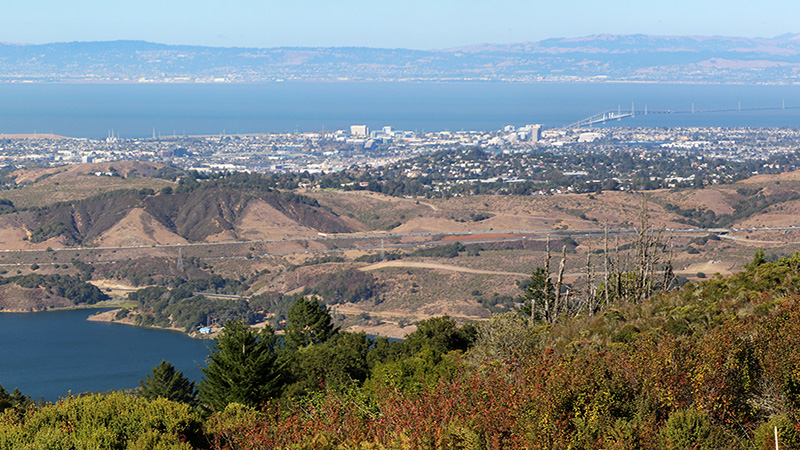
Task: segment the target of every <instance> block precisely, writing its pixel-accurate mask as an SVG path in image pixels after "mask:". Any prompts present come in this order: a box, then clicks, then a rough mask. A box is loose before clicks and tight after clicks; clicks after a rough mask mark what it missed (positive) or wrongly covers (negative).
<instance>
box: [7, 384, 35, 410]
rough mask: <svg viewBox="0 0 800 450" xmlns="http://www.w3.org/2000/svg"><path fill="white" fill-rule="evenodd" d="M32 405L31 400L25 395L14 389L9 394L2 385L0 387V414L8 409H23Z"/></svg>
mask: <svg viewBox="0 0 800 450" xmlns="http://www.w3.org/2000/svg"><path fill="white" fill-rule="evenodd" d="M31 403H33V402H32V401H31V398H30V397H28V396H27V395H25V394H23V393H22V392H20V391H19V389H16V388H15V389H14V390H13V391H12V392H11V393H9V392H8V391H7V390H5V388H3V386H2V385H0V413H2V412H3V411H5V410H6V409H8V408H20V407H25V406H28V405H30V404H31Z"/></svg>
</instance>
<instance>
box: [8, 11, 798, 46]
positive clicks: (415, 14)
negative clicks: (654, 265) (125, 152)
mask: <svg viewBox="0 0 800 450" xmlns="http://www.w3.org/2000/svg"><path fill="white" fill-rule="evenodd" d="M2 3H3V5H2V8H0V11H2V20H0V41H2V42H17V43H33V44H39V43H46V42H65V41H99V40H116V39H137V40H147V41H151V42H160V43H166V44H195V45H211V46H246V47H277V46H367V47H389V48H394V47H401V48H414V49H436V48H448V47H457V46H461V45H471V44H478V43H511V42H523V41H538V40H542V39H546V38H551V37H578V36H585V35H589V34H599V33H611V34H633V33H643V34H660V35H665V34H668V35H727V36H749V37H754V36H762V37H773V36H776V35H780V34H784V33H794V32H800V25H798V22H797V18H798V17H800V2H798V1H797V0H765V1H761V2H755V1H753V0H747V1H744V0H669V1H662V0H658V1H651V0H547V1H539V0H529V1H524V0H493V1H489V0H406V1H387V0H281V1H273V0H261V1H256V0H136V1H131V0H30V1H23V0H3V2H2Z"/></svg>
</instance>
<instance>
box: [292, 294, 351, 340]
mask: <svg viewBox="0 0 800 450" xmlns="http://www.w3.org/2000/svg"><path fill="white" fill-rule="evenodd" d="M288 319H289V324H288V325H287V326H286V330H285V331H286V334H285V335H284V339H285V341H286V347H287V348H289V349H298V348H302V347H308V346H309V345H311V344H319V343H322V342H325V341H327V340H328V339H330V338H331V337H333V336H334V335H335V334H336V333H338V332H339V328H335V327H334V326H333V324H332V323H331V322H332V319H331V314H330V313H329V312H328V308H326V307H325V305H323V304H322V303H320V301H319V300H318V299H317V298H316V297H313V298H311V299H305V298H303V297H300V298H298V299H297V301H296V302H295V304H294V306H292V308H291V309H290V310H289V313H288Z"/></svg>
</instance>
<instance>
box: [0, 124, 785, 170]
mask: <svg viewBox="0 0 800 450" xmlns="http://www.w3.org/2000/svg"><path fill="white" fill-rule="evenodd" d="M798 142H800V130H798V129H795V128H669V129H667V128H593V129H592V128H582V129H563V128H562V129H556V128H554V129H544V128H543V127H542V126H541V125H525V126H521V127H515V126H512V125H509V126H506V127H504V128H502V129H500V130H495V131H437V132H422V133H420V132H414V131H405V130H397V129H395V128H393V127H391V126H384V127H382V128H380V129H376V130H370V129H369V127H367V126H366V125H353V126H351V127H350V129H349V130H336V131H329V132H308V133H302V132H296V133H266V134H247V135H208V136H167V137H153V138H134V139H126V138H120V137H118V136H116V135H110V136H109V137H108V138H106V139H97V140H94V139H71V138H55V137H53V136H27V137H26V138H24V139H23V138H16V137H13V136H7V135H0V164H3V165H6V166H8V165H60V164H65V163H81V162H103V161H116V160H130V159H134V160H146V161H158V162H166V163H170V164H174V165H176V166H178V167H181V168H185V169H195V170H200V171H214V170H248V171H258V172H304V171H308V172H312V173H313V172H330V171H338V170H343V169H347V168H351V167H379V166H385V165H389V164H393V163H396V162H399V161H403V160H407V159H410V158H413V157H415V156H419V155H423V154H430V153H435V152H437V151H440V150H447V149H454V148H476V147H477V148H481V149H483V150H485V151H487V152H491V153H517V152H551V153H567V154H581V153H586V152H612V151H623V152H637V151H643V150H642V149H645V150H647V151H648V152H649V151H652V150H653V149H659V150H663V151H667V152H670V153H673V154H694V153H697V154H702V155H704V156H706V157H713V158H722V159H728V160H752V159H767V158H770V157H773V156H775V155H780V154H787V153H794V152H796V151H797V149H798V147H799V146H798ZM575 170H576V171H580V168H578V169H575Z"/></svg>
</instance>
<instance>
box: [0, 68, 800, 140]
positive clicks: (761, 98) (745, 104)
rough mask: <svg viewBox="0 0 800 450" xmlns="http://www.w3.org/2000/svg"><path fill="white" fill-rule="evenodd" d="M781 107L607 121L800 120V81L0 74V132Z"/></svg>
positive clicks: (459, 123) (557, 119) (423, 126)
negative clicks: (5, 80) (132, 78)
mask: <svg viewBox="0 0 800 450" xmlns="http://www.w3.org/2000/svg"><path fill="white" fill-rule="evenodd" d="M632 104H635V106H636V109H643V108H644V107H645V106H647V108H648V109H649V110H650V111H656V110H662V111H666V110H672V111H687V110H691V109H692V107H694V109H695V110H696V111H703V110H710V109H738V107H739V106H741V108H743V109H747V108H779V107H781V106H783V105H785V106H786V107H787V109H785V110H781V109H777V110H768V111H741V112H737V111H734V112H724V113H697V114H679V115H678V114H675V115H648V116H637V117H635V118H633V119H625V120H622V121H620V122H612V123H610V124H609V125H612V126H660V127H674V126H720V127H742V126H752V127H787V126H788V127H796V126H800V110H797V109H791V108H797V107H800V86H747V85H675V84H644V83H639V84H630V83H629V84H625V83H579V84H566V83H531V84H522V83H518V84H515V83H401V82H385V83H380V82H363V83H359V82H335V83H334V82H329V83H325V82H284V83H266V84H249V85H248V84H225V85H218V84H183V85H181V84H152V85H150V84H0V133H34V132H38V133H55V134H61V135H65V136H72V137H89V138H103V137H106V136H107V135H108V134H109V132H111V131H112V130H113V132H114V133H116V134H118V135H119V136H120V137H122V138H133V137H150V136H152V135H153V131H154V130H155V132H156V134H159V135H172V134H181V135H182V134H220V133H227V134H236V133H261V132H291V131H321V130H323V129H324V130H335V129H348V127H349V126H350V125H353V124H366V125H369V127H370V128H372V129H375V128H379V127H382V126H385V125H390V126H393V127H395V128H396V129H401V130H414V131H441V130H451V131H456V130H496V129H499V128H502V127H503V126H505V125H515V126H520V125H525V124H529V123H541V124H544V125H545V126H547V127H559V126H564V125H567V124H570V123H572V122H576V121H578V120H581V119H583V118H586V117H589V116H591V115H594V114H596V113H599V112H602V111H606V110H615V109H617V108H618V107H619V108H621V109H622V110H629V109H630V108H631V105H632Z"/></svg>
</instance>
